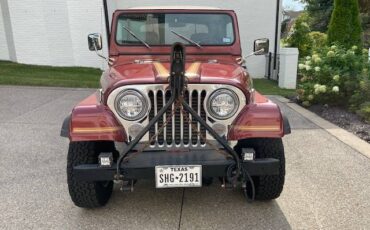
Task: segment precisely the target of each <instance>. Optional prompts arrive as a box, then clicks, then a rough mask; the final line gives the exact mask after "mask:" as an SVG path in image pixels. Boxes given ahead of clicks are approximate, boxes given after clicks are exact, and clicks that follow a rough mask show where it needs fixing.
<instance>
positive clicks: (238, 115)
mask: <svg viewBox="0 0 370 230" xmlns="http://www.w3.org/2000/svg"><path fill="white" fill-rule="evenodd" d="M88 42H89V49H90V50H92V51H95V52H97V53H98V51H99V50H101V49H102V38H101V36H100V35H99V34H90V35H89V36H88ZM268 50H269V41H268V39H258V40H256V41H255V43H254V53H253V54H251V55H264V54H266V53H267V52H268ZM98 54H99V53H98ZM251 55H249V56H251ZM99 56H102V55H101V54H99ZM106 59H107V61H108V65H109V68H108V69H107V70H106V71H105V72H104V73H103V75H102V77H101V80H100V83H101V89H99V90H98V91H97V92H96V93H94V94H93V95H91V96H90V97H88V98H86V99H85V100H83V101H82V102H81V103H80V104H78V105H77V106H76V107H75V108H74V109H73V111H72V113H71V115H70V116H68V117H67V118H66V119H65V121H64V123H63V127H62V131H61V135H62V136H63V137H68V138H69V140H70V144H69V151H68V163H67V176H68V187H69V193H70V196H71V198H72V200H73V202H74V203H75V204H76V205H77V206H79V207H84V208H93V207H99V206H103V205H105V204H106V203H107V202H108V200H109V198H110V196H111V194H112V190H113V182H116V183H121V189H122V190H123V191H133V188H134V185H135V183H136V181H137V180H139V179H151V180H155V185H156V187H157V188H174V187H201V186H202V185H209V184H210V183H211V182H212V180H213V178H218V179H219V180H220V181H221V187H223V188H237V187H240V188H241V189H242V191H243V192H244V195H245V196H246V198H247V200H254V199H256V200H270V199H275V198H277V197H278V196H279V195H280V193H281V191H282V189H283V185H284V176H285V158H284V147H283V143H282V139H281V138H282V137H283V136H284V135H285V134H288V133H290V126H289V122H288V120H287V119H286V118H285V117H284V116H283V115H282V113H281V111H280V109H279V107H278V106H277V105H276V104H274V103H272V102H271V101H270V100H268V99H267V98H265V97H263V96H262V95H260V94H259V93H258V92H256V91H255V90H254V89H253V84H252V79H251V78H250V76H249V74H248V72H247V70H246V67H245V66H244V57H243V56H242V52H241V46H240V36H239V31H238V21H237V17H236V15H235V12H234V11H231V10H220V9H210V8H202V9H201V8H198V9H195V8H189V9H176V8H171V9H163V8H162V9H155V8H150V9H146V8H134V9H128V10H118V11H116V12H115V13H114V15H113V23H112V30H111V33H110V36H109V58H106Z"/></svg>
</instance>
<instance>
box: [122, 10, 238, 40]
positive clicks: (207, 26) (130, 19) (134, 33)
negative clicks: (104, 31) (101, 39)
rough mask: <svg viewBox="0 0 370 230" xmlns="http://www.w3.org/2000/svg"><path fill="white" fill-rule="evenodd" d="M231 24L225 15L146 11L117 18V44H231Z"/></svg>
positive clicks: (229, 17)
mask: <svg viewBox="0 0 370 230" xmlns="http://www.w3.org/2000/svg"><path fill="white" fill-rule="evenodd" d="M234 40H235V38H234V26H233V20H232V17H231V16H230V15H228V14H221V13H217V14H204V13H201V14H195V13H181V14H180V13H178V14H176V13H175V14H174V13H168V14H166V13H154V14H153V13H150V14H149V13H146V14H131V13H130V14H122V15H120V16H119V17H118V24H117V33H116V41H117V43H118V44H119V45H145V44H144V43H143V42H145V43H147V44H149V45H172V44H173V43H175V42H182V43H184V44H187V45H197V44H198V45H201V46H204V45H222V46H225V45H231V44H233V43H234Z"/></svg>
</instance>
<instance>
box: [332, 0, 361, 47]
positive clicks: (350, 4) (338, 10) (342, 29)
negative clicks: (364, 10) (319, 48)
mask: <svg viewBox="0 0 370 230" xmlns="http://www.w3.org/2000/svg"><path fill="white" fill-rule="evenodd" d="M328 39H329V43H330V44H333V43H338V44H341V45H343V46H345V47H346V48H350V47H351V46H354V45H356V46H358V47H362V28H361V22H360V10H359V5H358V0H335V1H334V11H333V13H332V16H331V20H330V24H329V30H328Z"/></svg>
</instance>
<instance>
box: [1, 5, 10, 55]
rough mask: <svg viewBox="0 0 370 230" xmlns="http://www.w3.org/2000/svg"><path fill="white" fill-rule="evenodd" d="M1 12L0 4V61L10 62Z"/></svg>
mask: <svg viewBox="0 0 370 230" xmlns="http://www.w3.org/2000/svg"><path fill="white" fill-rule="evenodd" d="M3 17H4V16H3V12H2V8H1V3H0V60H10V57H9V49H8V43H7V41H6V34H5V24H4V23H5V22H4V19H3Z"/></svg>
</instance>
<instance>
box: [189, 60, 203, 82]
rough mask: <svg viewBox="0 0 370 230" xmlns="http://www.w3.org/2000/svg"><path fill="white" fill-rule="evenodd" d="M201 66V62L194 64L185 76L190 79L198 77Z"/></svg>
mask: <svg viewBox="0 0 370 230" xmlns="http://www.w3.org/2000/svg"><path fill="white" fill-rule="evenodd" d="M200 65H201V63H200V62H194V63H193V64H191V65H190V66H189V67H188V69H187V70H186V73H185V76H186V77H188V78H194V77H198V76H199V68H200Z"/></svg>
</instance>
